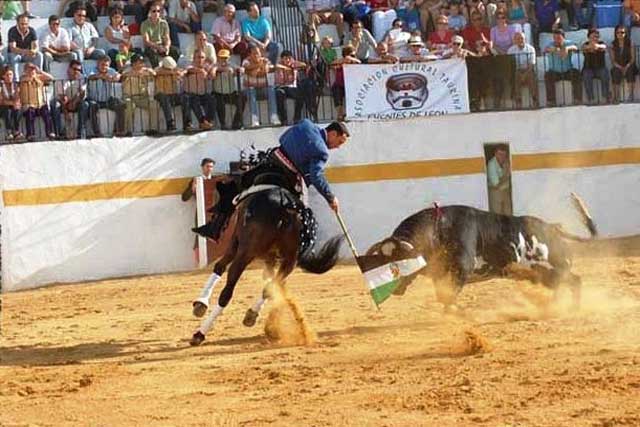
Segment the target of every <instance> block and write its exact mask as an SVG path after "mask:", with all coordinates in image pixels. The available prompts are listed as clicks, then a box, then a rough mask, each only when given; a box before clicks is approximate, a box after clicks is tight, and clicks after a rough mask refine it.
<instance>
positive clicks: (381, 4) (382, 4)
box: [367, 0, 389, 9]
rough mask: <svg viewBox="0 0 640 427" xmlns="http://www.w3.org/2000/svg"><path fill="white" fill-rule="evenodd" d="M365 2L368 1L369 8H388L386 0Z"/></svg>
mask: <svg viewBox="0 0 640 427" xmlns="http://www.w3.org/2000/svg"><path fill="white" fill-rule="evenodd" d="M367 3H369V6H371V9H380V8H386V9H388V8H389V1H388V0H369V1H368V2H367Z"/></svg>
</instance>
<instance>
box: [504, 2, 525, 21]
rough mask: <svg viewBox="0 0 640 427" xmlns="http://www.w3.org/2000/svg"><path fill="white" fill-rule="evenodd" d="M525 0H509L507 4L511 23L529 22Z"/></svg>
mask: <svg viewBox="0 0 640 427" xmlns="http://www.w3.org/2000/svg"><path fill="white" fill-rule="evenodd" d="M524 1H525V0H509V3H508V6H507V18H508V19H509V23H510V24H520V25H524V24H526V23H527V22H529V15H528V13H527V7H526V5H525V3H524Z"/></svg>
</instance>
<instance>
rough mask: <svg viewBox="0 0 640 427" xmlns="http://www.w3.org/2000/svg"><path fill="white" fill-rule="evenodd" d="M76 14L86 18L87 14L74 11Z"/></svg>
mask: <svg viewBox="0 0 640 427" xmlns="http://www.w3.org/2000/svg"><path fill="white" fill-rule="evenodd" d="M76 16H77V17H79V18H86V17H87V14H86V13H76Z"/></svg>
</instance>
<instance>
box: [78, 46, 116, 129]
mask: <svg viewBox="0 0 640 427" xmlns="http://www.w3.org/2000/svg"><path fill="white" fill-rule="evenodd" d="M110 64H111V60H110V59H109V57H108V56H106V55H105V56H103V57H102V58H100V59H98V69H97V70H96V71H95V72H94V73H93V74H91V75H90V76H89V82H88V87H87V100H88V102H89V105H90V111H93V112H94V114H92V117H91V120H92V122H93V123H98V118H97V113H98V110H99V109H100V108H106V109H108V110H111V111H115V113H116V121H115V134H116V136H124V110H125V104H124V102H122V100H121V99H120V97H119V96H118V94H117V93H116V83H118V82H119V81H120V74H119V73H118V72H117V71H116V70H114V69H113V68H110V67H109V65H110ZM96 136H97V137H101V136H102V134H101V133H98V134H97V135H96Z"/></svg>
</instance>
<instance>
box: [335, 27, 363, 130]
mask: <svg viewBox="0 0 640 427" xmlns="http://www.w3.org/2000/svg"><path fill="white" fill-rule="evenodd" d="M352 29H353V28H352ZM355 53H356V51H355V49H354V48H353V46H351V45H347V46H345V47H343V48H342V58H340V59H336V60H335V61H333V63H332V64H331V65H332V66H333V67H334V68H335V70H336V77H335V80H334V82H333V85H332V86H331V94H332V95H333V105H334V106H335V107H336V110H337V113H338V121H344V119H345V117H346V114H345V109H344V98H345V90H344V68H343V66H344V64H360V63H361V62H360V60H359V59H358V58H356V55H355Z"/></svg>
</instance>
